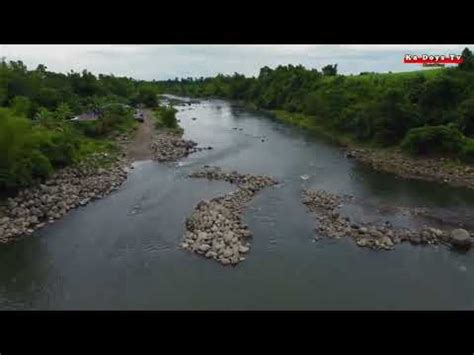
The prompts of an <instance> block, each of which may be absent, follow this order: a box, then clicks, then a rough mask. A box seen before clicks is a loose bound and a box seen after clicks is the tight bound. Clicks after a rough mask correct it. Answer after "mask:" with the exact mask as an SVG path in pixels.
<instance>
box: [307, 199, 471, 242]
mask: <svg viewBox="0 0 474 355" xmlns="http://www.w3.org/2000/svg"><path fill="white" fill-rule="evenodd" d="M351 199H352V198H351V197H348V196H338V195H334V194H331V193H328V192H326V191H320V190H304V191H303V203H304V204H305V205H306V206H307V207H308V209H309V210H310V211H312V212H314V213H315V215H316V218H317V221H318V227H317V229H316V231H317V232H318V234H321V235H324V236H327V237H331V238H336V239H339V238H342V237H350V238H353V239H354V240H355V242H356V243H357V245H358V246H360V247H368V248H372V249H386V250H390V249H393V247H394V246H395V245H396V244H398V243H401V242H410V243H411V244H414V245H418V244H439V243H443V244H447V245H450V246H453V247H456V248H460V249H469V248H471V246H472V245H474V234H470V233H469V232H468V231H466V230H465V229H460V228H458V229H454V230H451V231H447V230H441V229H437V228H432V227H428V226H427V227H424V228H421V229H417V230H412V229H408V228H394V227H393V226H392V225H390V224H387V223H386V224H384V225H381V226H377V225H371V224H356V223H353V222H351V221H350V219H349V218H347V217H345V216H342V215H341V214H340V213H339V212H338V210H339V208H340V207H341V206H342V204H343V203H344V202H348V201H350V200H351Z"/></svg>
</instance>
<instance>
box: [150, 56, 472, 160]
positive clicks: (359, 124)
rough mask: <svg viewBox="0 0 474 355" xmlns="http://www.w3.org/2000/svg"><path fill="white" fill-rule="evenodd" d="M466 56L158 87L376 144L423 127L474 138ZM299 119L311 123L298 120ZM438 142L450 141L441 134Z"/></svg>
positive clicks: (281, 70) (284, 70) (289, 69)
mask: <svg viewBox="0 0 474 355" xmlns="http://www.w3.org/2000/svg"><path fill="white" fill-rule="evenodd" d="M463 55H464V58H465V62H464V63H465V65H460V66H459V67H460V68H459V69H461V70H458V68H442V69H429V70H421V71H418V72H406V73H385V74H376V73H370V72H365V73H361V75H351V76H343V75H337V65H336V64H334V65H326V66H324V67H323V68H322V69H321V72H319V71H318V70H316V69H306V68H304V67H303V66H300V65H299V66H293V65H287V66H277V67H276V68H274V69H272V68H269V67H264V68H262V69H261V70H260V73H259V75H258V77H256V78H246V77H244V76H243V75H240V74H237V73H235V74H234V75H232V76H224V75H217V76H216V77H214V78H197V79H193V78H187V79H181V80H178V79H176V80H168V81H163V82H158V86H159V87H160V90H161V91H163V92H168V93H175V94H178V95H191V96H196V95H197V96H220V97H223V98H229V99H237V100H243V101H244V102H245V104H246V105H247V106H252V107H256V108H260V109H266V110H272V111H275V110H278V111H281V110H285V111H287V112H289V113H290V114H291V115H290V116H291V117H292V118H291V119H288V121H289V122H290V121H291V123H293V124H297V125H302V124H304V126H305V127H313V126H316V127H320V128H321V129H324V130H326V131H331V132H335V134H339V135H341V136H344V137H350V138H352V139H357V140H359V141H360V142H362V143H367V144H370V145H379V146H398V145H400V144H401V142H402V140H403V139H404V137H405V136H407V132H409V131H410V130H412V129H416V128H419V127H424V126H434V127H438V126H447V125H449V126H450V127H451V128H453V129H454V128H455V126H456V127H458V128H459V130H461V132H462V133H463V134H464V135H466V136H469V137H474V101H473V100H474V70H471V71H470V70H469V65H470V64H469V63H471V60H472V53H471V52H470V51H469V50H468V49H466V50H465V51H464V52H463ZM298 115H300V116H301V117H303V116H304V117H305V119H304V120H295V119H294V118H295V117H298ZM280 116H281V115H280ZM310 120H313V121H314V122H313V123H314V124H311V123H310V122H309V121H310ZM303 122H304V123H303ZM435 131H436V129H435ZM414 132H415V133H412V135H414V134H416V132H417V131H416V130H415V131H414ZM421 132H424V131H423V130H422V131H421ZM430 132H431V131H430ZM449 132H451V131H449ZM438 133H439V132H438ZM418 134H421V133H418ZM432 134H434V133H432ZM412 135H411V136H410V137H412ZM434 136H436V134H434ZM423 137H424V138H427V136H426V137H425V136H424V135H423V134H421V136H420V137H418V136H416V137H414V138H417V139H420V141H421V140H422V138H423ZM439 137H445V136H444V135H443V134H442V133H439ZM446 137H447V139H448V142H447V143H446V144H447V146H448V147H443V146H441V148H440V150H441V151H446V152H447V151H450V149H445V148H450V144H451V143H452V142H450V141H449V139H450V138H452V136H450V135H449V134H448V135H447V136H446ZM414 138H413V139H414ZM427 139H428V138H427ZM436 139H437V138H436ZM436 139H435V138H433V140H436ZM440 139H441V140H442V139H444V138H440ZM406 144H408V143H406ZM426 144H427V145H429V143H426ZM421 145H422V144H421ZM451 148H452V147H451ZM420 149H421V148H420ZM466 149H467V148H466ZM421 150H423V149H421ZM428 150H429V151H431V149H428ZM456 154H461V151H460V150H458V152H457V153H456Z"/></svg>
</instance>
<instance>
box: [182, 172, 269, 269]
mask: <svg viewBox="0 0 474 355" xmlns="http://www.w3.org/2000/svg"><path fill="white" fill-rule="evenodd" d="M189 176H190V177H193V178H207V179H209V180H224V181H227V182H230V183H232V184H235V185H237V186H238V189H237V190H236V191H233V192H230V193H228V194H226V195H224V196H220V197H217V198H214V199H212V200H210V201H200V202H199V203H198V204H197V206H196V208H195V210H194V213H193V214H192V215H191V216H190V217H189V218H188V219H187V220H186V232H185V234H184V241H183V242H182V243H181V247H182V248H184V249H186V250H189V251H192V252H194V253H197V254H200V255H202V256H205V257H206V258H211V259H214V260H216V261H217V262H220V263H221V264H222V265H236V264H238V263H239V262H241V261H244V260H245V255H246V254H247V253H248V252H249V251H250V242H249V238H250V237H251V236H252V233H251V232H250V231H249V229H248V226H247V225H246V224H244V223H243V222H242V213H243V210H244V208H245V205H246V204H247V203H248V202H249V201H250V200H251V199H252V198H253V197H254V196H255V195H256V194H257V193H258V192H259V191H260V190H262V189H263V188H265V187H267V186H271V185H274V184H276V181H275V180H274V179H272V178H271V177H268V176H255V175H250V174H239V173H237V172H236V171H232V172H225V171H222V170H221V169H220V168H218V167H208V166H205V167H204V168H203V169H201V170H199V171H196V172H194V173H191V174H190V175H189Z"/></svg>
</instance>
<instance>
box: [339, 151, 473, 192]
mask: <svg viewBox="0 0 474 355" xmlns="http://www.w3.org/2000/svg"><path fill="white" fill-rule="evenodd" d="M346 156H347V157H349V158H355V159H357V160H359V161H361V162H363V163H365V164H368V165H370V166H371V167H373V168H374V169H376V170H381V171H385V172H388V173H392V174H396V175H398V176H401V177H403V178H409V179H419V180H427V181H436V182H441V183H446V184H450V185H453V186H463V187H468V188H471V189H474V166H465V165H464V166H462V165H454V164H450V163H449V160H448V159H446V158H413V157H409V156H407V155H405V154H403V153H402V152H400V151H398V150H390V151H388V150H372V149H354V148H351V149H348V150H347V152H346Z"/></svg>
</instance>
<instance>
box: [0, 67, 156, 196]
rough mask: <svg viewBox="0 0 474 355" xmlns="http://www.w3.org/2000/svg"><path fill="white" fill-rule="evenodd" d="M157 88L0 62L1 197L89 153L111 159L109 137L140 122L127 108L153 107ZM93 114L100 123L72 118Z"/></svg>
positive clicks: (108, 77) (110, 77) (127, 80)
mask: <svg viewBox="0 0 474 355" xmlns="http://www.w3.org/2000/svg"><path fill="white" fill-rule="evenodd" d="M156 89H157V88H156V86H153V85H151V84H150V83H146V82H142V81H136V80H133V79H130V78H119V77H115V76H113V75H101V74H100V75H98V76H95V75H94V74H92V73H90V72H88V71H86V70H84V71H83V72H82V73H75V72H73V71H71V72H69V73H67V74H60V73H53V72H50V71H48V70H47V68H46V67H45V66H44V65H39V66H38V67H37V68H36V69H34V70H28V68H27V67H26V66H25V65H24V64H23V63H22V62H21V61H10V62H6V61H5V60H1V61H0V151H1V152H2V153H1V154H0V196H2V195H3V196H4V195H6V194H10V193H14V192H15V191H16V190H17V189H18V188H21V187H25V186H28V185H31V184H34V183H36V182H37V181H41V180H44V179H45V178H47V177H48V176H50V175H51V174H52V173H53V172H54V170H56V169H59V168H62V167H65V166H68V165H71V164H76V163H79V162H82V161H84V160H87V158H88V157H89V156H91V155H93V154H95V155H97V153H100V154H102V155H101V156H104V157H108V158H110V157H112V156H114V154H116V153H117V146H116V145H115V143H114V142H113V141H112V140H111V138H112V137H113V136H114V135H116V134H119V133H120V134H124V133H125V134H127V133H129V132H130V131H132V130H133V129H134V128H135V127H136V126H137V124H138V123H137V122H136V121H135V120H134V119H133V109H132V108H131V107H130V106H129V105H133V104H145V105H148V106H151V107H155V106H156V105H157V93H158V92H157V91H156ZM92 111H94V112H96V113H100V116H99V119H98V120H96V121H71V120H70V119H71V118H72V117H73V116H75V115H79V114H83V113H88V112H92ZM100 154H99V155H100ZM108 158H107V159H104V163H106V161H107V160H110V159H108Z"/></svg>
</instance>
